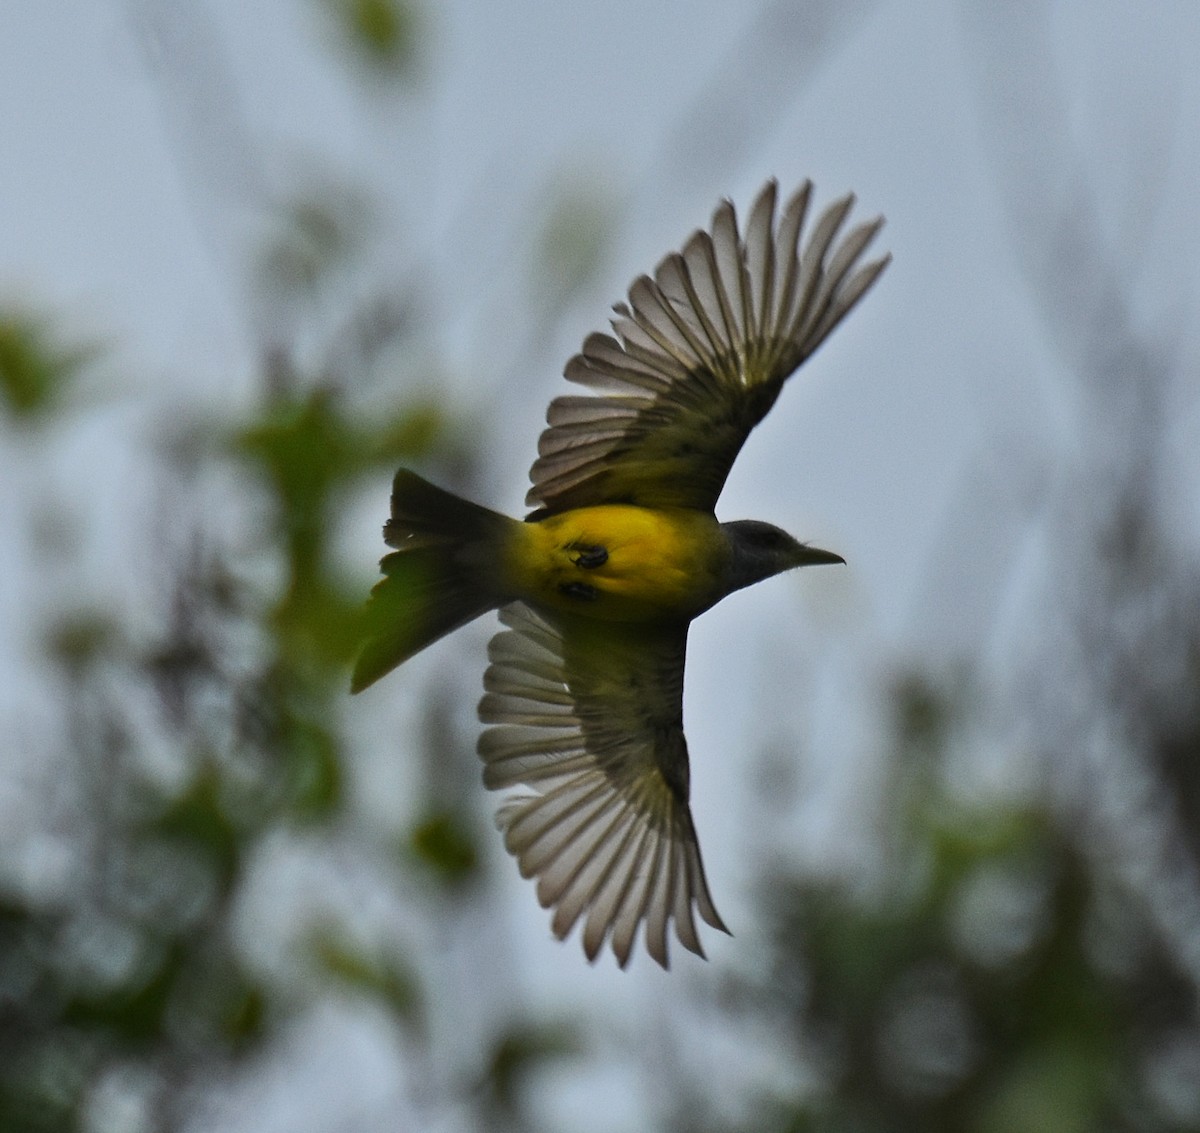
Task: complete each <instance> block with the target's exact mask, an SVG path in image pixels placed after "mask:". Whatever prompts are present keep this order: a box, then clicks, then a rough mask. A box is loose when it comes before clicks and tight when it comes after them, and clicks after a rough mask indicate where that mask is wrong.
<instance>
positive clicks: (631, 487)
mask: <svg viewBox="0 0 1200 1133" xmlns="http://www.w3.org/2000/svg"><path fill="white" fill-rule="evenodd" d="M811 195H812V186H811V184H810V183H808V182H805V184H804V185H802V186H801V187H800V189H799V190H798V191H797V192H796V193H795V194H794V195H793V196H792V197H791V198H790V199H789V200H788V201H787V202H786V204H785V205H784V206H783V209H782V212H781V213H780V215H779V220H778V223H776V218H775V212H776V209H775V206H776V197H777V186H776V183H775V182H774V181H769V182H768V183H767V184H766V186H765V187H764V188H763V190H762V192H761V193H759V195H758V198H757V199H756V200H755V202H754V205H753V207H752V208H751V210H750V219H749V222H748V223H747V225H746V230H745V232H744V233H740V232H739V231H738V224H737V218H736V216H735V214H734V209H733V205H732V204H730V203H729V201H724V202H722V204H721V205H720V206H719V207H718V208H717V210H716V212H715V213H714V215H713V221H712V230H711V232H696V233H694V234H693V235H692V237H691V239H690V240H688V242H687V243H686V244H685V245H684V248H683V251H682V252H677V253H673V254H671V255H669V256H668V257H667V258H666V259H665V260H663V261H662V263H661V264H659V265H658V268H657V269H656V270H655V272H654V277H653V278H650V277H649V276H642V277H641V278H639V279H637V280H635V281H634V284H633V286H632V287H631V288H630V290H629V301H628V303H620V304H618V305H617V306H616V307H615V308H614V310H615V311H616V315H617V317H616V318H615V319H613V322H612V326H613V330H614V332H615V336H614V335H608V334H593V335H590V336H589V337H588V339H587V341H586V342H584V344H583V352H582V353H581V354H577V355H575V357H574V358H572V359H571V360H570V362H568V363H567V367H566V370H565V371H564V373H565V376H566V377H567V378H568V379H569V380H570V381H573V382H579V383H580V384H582V385H587V386H593V387H599V388H600V389H602V390H604V391H606V393H604V394H603V395H601V396H582V397H579V396H568V397H559V398H556V399H555V400H554V401H552V402H551V403H550V408H549V410H548V412H547V414H546V419H547V421H548V422H549V428H547V429H546V430H545V431H544V432H543V433H542V436H541V439H540V441H539V442H538V454H539V455H538V459H537V461H536V462H535V463H534V465H533V468H532V469H531V471H530V479H531V480H532V481H533V486H532V487H531V488H530V490H529V494H528V496H527V497H526V503H528V504H529V505H531V506H535V505H536V507H537V509H538V510H537V511H536V512H535V513H534V514H535V515H544V514H549V513H553V512H558V511H564V510H566V509H568V508H574V507H583V506H588V505H592V504H605V503H633V504H640V505H643V506H648V507H664V506H677V507H694V508H703V509H705V510H711V509H712V508H713V506H714V505H715V504H716V501H717V497H718V496H719V495H720V492H721V488H722V486H723V485H724V483H725V477H726V476H727V475H728V474H729V469H730V467H731V465H732V464H733V461H734V458H735V457H736V456H737V454H738V450H739V449H740V448H741V447H742V444H743V442H744V441H745V439H746V437H747V435H748V434H749V432H750V430H751V429H753V428H754V426H755V425H756V424H758V422H759V421H761V420H762V419H763V417H764V416H766V413H767V411H768V410H769V409H770V408H771V406H772V405H773V404H774V403H775V399H776V397H778V396H779V390H780V388H781V387H782V385H783V382H784V380H785V379H786V378H787V377H788V375H790V374H791V373H792V372H793V371H794V370H795V369H796V367H797V366H799V365H800V363H801V362H803V361H804V359H805V358H807V357H808V356H809V355H810V354H811V353H812V352H813V351H814V350H816V348H817V347H818V346H820V344H821V343H822V342H823V341H824V339H825V337H826V336H827V335H828V334H829V333H830V331H832V330H833V328H834V327H835V326H837V324H838V322H839V321H840V320H841V319H842V317H843V316H844V315H845V314H846V313H847V312H848V311H849V310H850V309H851V308H852V307H853V306H854V304H855V303H857V302H858V300H859V299H860V298H861V297H862V295H863V293H864V292H865V291H866V290H867V288H869V287H870V286H871V284H872V283H873V282H874V281H875V279H876V278H877V277H878V276H879V274H880V272H882V271H883V269H884V267H886V266H887V263H888V260H889V259H890V257H888V256H883V257H882V258H880V259H877V260H872V261H869V262H867V263H863V264H860V263H859V260H860V258H861V256H862V255H863V253H864V251H865V250H866V248H867V245H868V244H869V243H870V242H871V239H872V237H873V236H874V235H875V233H876V232H877V231H878V230H879V228H880V227H881V226H882V224H883V219H882V218H876V219H875V220H872V221H868V222H867V223H865V224H860V225H858V226H857V227H855V228H853V229H851V230H850V231H849V232H847V233H846V234H845V235H844V236H843V237H842V238H841V239H840V240H839V239H838V235H839V231H840V230H841V227H842V224H843V222H844V221H845V220H846V217H847V216H848V214H849V212H850V209H851V207H852V206H853V204H854V197H853V196H852V195H847V196H845V197H842V198H841V199H840V200H837V201H835V202H834V203H833V204H831V205H830V206H829V207H828V208H827V209H826V210H825V211H824V213H822V214H821V216H820V218H819V219H818V220H817V221H816V223H815V224H814V226H813V228H812V234H811V235H810V236H809V237H808V240H807V242H805V241H804V239H803V235H804V234H803V228H804V220H805V215H806V213H807V212H808V205H809V199H810V197H811Z"/></svg>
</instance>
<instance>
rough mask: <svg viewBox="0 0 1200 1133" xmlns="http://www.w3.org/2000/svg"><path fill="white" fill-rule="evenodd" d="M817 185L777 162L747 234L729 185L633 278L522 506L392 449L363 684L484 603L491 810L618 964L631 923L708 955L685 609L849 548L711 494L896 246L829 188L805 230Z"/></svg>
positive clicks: (559, 911)
mask: <svg viewBox="0 0 1200 1133" xmlns="http://www.w3.org/2000/svg"><path fill="white" fill-rule="evenodd" d="M811 195H812V186H811V185H810V184H809V183H807V182H806V183H805V184H804V185H802V186H801V187H800V189H799V190H798V191H797V192H796V193H795V194H794V195H793V196H792V197H790V198H789V199H788V200H787V202H786V203H785V204H784V205H783V208H782V210H781V211H780V212H779V214H778V220H777V219H776V199H777V186H776V184H775V182H774V181H770V182H768V183H767V185H766V186H765V187H764V188H763V190H762V191H761V192H760V193H759V195H758V197H757V199H756V200H755V202H754V205H753V207H752V208H751V210H750V217H749V221H748V223H747V224H746V226H745V230H744V232H739V229H738V223H737V218H736V216H735V213H734V209H733V206H732V204H730V203H729V201H725V202H723V203H722V204H721V205H720V206H719V207H718V208H717V210H716V212H715V213H714V215H713V220H712V225H711V229H710V230H709V231H708V232H696V233H694V234H693V235H692V237H691V238H690V239H689V240H688V241H687V243H685V244H684V246H683V250H682V251H681V252H677V253H673V254H671V255H669V256H667V258H666V259H664V260H663V261H662V263H660V264H659V265H658V268H657V269H656V270H655V272H654V275H653V276H652V277H651V276H641V277H640V278H639V279H637V280H635V281H634V283H633V286H632V287H631V288H630V290H629V297H628V302H626V303H619V304H617V306H616V307H615V308H614V310H615V312H616V316H615V318H614V319H613V320H612V329H613V334H593V335H591V336H590V337H589V338H588V339H587V340H586V341H585V342H584V344H583V351H582V353H580V354H577V355H576V356H575V357H574V358H572V359H571V360H570V361H569V362H568V363H567V366H566V370H565V371H564V373H565V376H566V377H567V379H568V380H570V381H573V382H578V383H580V384H582V385H585V386H589V387H593V388H594V389H596V390H597V391H598V393H596V394H592V395H589V396H564V397H557V398H555V399H554V400H553V401H552V402H551V403H550V408H549V410H548V412H547V415H546V420H547V422H548V428H546V429H545V431H544V432H543V433H542V435H541V439H540V440H539V442H538V458H537V460H536V461H535V462H534V464H533V468H532V470H531V472H530V478H531V480H532V482H533V486H532V487H531V488H530V490H529V494H528V496H527V498H526V503H527V504H528V505H532V506H533V507H534V508H535V510H534V511H532V512H531V513H530V514H529V515H527V516H526V517H525V520H524V522H522V521H520V520H515V519H509V518H508V517H507V516H504V515H500V514H498V513H496V512H493V511H489V510H488V509H486V508H483V507H480V506H479V505H477V504H473V503H469V502H468V501H467V500H464V499H461V498H460V497H458V496H455V495H452V494H450V493H449V492H445V491H443V490H442V489H440V488H436V487H434V486H433V485H432V484H429V483H427V482H426V481H424V480H422V479H421V478H420V477H419V476H416V475H414V474H413V473H412V472H408V471H406V470H404V469H401V470H400V471H399V472H398V473H397V474H396V479H395V483H394V485H393V488H392V501H391V518H390V519H389V520H388V521H387V523H386V524H385V525H384V529H383V532H384V539H385V541H386V542H387V544H388V546H390V547H394V548H395V550H394V551H393V552H392V553H391V554H389V555H387V556H386V557H385V558H384V559H383V560H382V563H381V567H382V569H383V573H384V575H385V577H384V578H383V580H382V581H380V582H379V584H378V585H377V586H376V587H375V589H374V591H373V592H372V598H371V602H370V603H369V604H368V607H367V619H368V626H369V629H368V631H367V635H366V645H365V647H364V648H363V651H362V653H361V656H360V657H359V659H358V662H357V665H356V667H355V669H354V676H353V681H352V686H351V687H352V689H353V691H355V692H358V691H359V690H361V689H364V688H366V687H367V686H368V685H369V684H371V683H372V682H374V681H376V680H378V679H379V678H380V677H381V676H383V675H384V674H385V673H387V672H388V671H390V670H391V669H393V668H395V667H396V666H397V665H399V664H400V663H401V662H402V661H404V660H406V659H407V658H409V657H411V656H412V655H413V654H414V653H416V652H418V651H419V650H421V649H424V648H425V646H427V645H429V644H430V643H431V642H433V641H436V640H437V639H438V638H440V637H442V636H443V635H444V634H447V633H449V632H450V631H451V630H454V629H457V628H458V627H459V626H461V625H465V624H466V623H467V622H469V621H471V620H472V619H474V618H477V617H478V616H479V615H480V614H483V613H485V612H486V611H488V610H493V609H496V608H499V609H500V620H501V621H502V622H503V623H504V624H505V625H506V626H507V627H508V628H507V629H504V630H502V631H501V632H499V633H498V634H497V635H496V636H495V637H494V638H493V639H492V642H491V645H490V646H489V648H488V657H489V659H490V662H491V663H490V665H489V667H488V669H487V672H486V674H485V675H484V688H485V690H486V691H485V695H484V697H483V699H482V700H481V701H480V704H479V717H480V719H481V720H482V721H483V722H484V723H485V724H488V725H491V726H490V727H488V728H487V729H486V730H485V731H484V732H483V735H482V736H481V738H480V741H479V754H480V756H481V757H482V759H483V763H484V770H483V780H484V783H485V785H486V786H488V787H489V788H493V789H503V788H517V789H518V793H517V794H515V795H514V796H512V797H510V798H508V799H507V800H506V801H505V802H504V803H503V804H502V805H501V807H500V810H499V812H498V815H497V823H498V825H499V826H500V828H501V829H502V831H503V833H504V843H505V846H506V847H507V848H508V850H509V851H510V852H511V853H512V854H514V855H515V856H516V858H517V861H518V863H519V866H520V870H521V873H522V875H524V876H525V877H533V878H536V879H537V895H538V900H539V901H540V902H541V904H542V905H543V907H545V908H552V909H553V910H554V913H553V919H552V927H553V930H554V932H555V934H556V935H557V936H559V937H560V938H561V937H564V936H565V935H566V934H567V933H568V932H569V931H570V930H571V928H572V927H573V926H574V925H575V923H576V922H577V921H579V920H580V919H581V918H583V947H584V951H585V952H586V954H587V956H588V958H589V959H594V958H595V957H596V955H597V954H598V952H599V950H600V948H601V947H602V946H603V944H604V941H605V939H606V938H607V939H608V940H609V941H610V945H611V947H612V950H613V952H614V953H615V954H616V957H617V960H618V962H619V963H620V965H621V966H622V967H624V966H625V964H626V963H627V962H628V960H629V955H630V950H631V948H632V946H633V940H634V936H635V934H636V933H637V930H638V926H639V925H642V924H644V925H645V929H644V935H645V943H646V949H647V951H648V952H649V953H650V955H651V956H652V957H653V958H654V959H655V960H656V961H658V963H659V964H661V965H662V966H663V967H664V968H665V967H666V966H667V962H668V957H667V927H668V924H669V923H670V922H674V926H675V935H676V936H677V937H678V939H679V941H680V943H682V944H683V946H684V947H685V948H688V949H690V950H691V951H692V952H695V953H697V954H699V955H700V956H703V955H704V951H703V949H702V947H701V944H700V938H699V936H698V935H697V932H696V925H695V921H694V919H693V908H694V909H695V910H696V911H698V912H699V914H700V916H701V917H702V918H703V919H704V920H705V921H707V922H708V924H710V925H711V926H712V927H714V928H717V929H720V930H721V931H723V932H728V929H726V928H725V925H724V924H723V923H722V921H721V918H720V916H719V915H718V913H717V910H716V908H715V906H714V905H713V901H712V898H711V897H710V896H709V892H708V885H707V883H706V881H705V878H704V868H703V866H702V865H701V860H700V848H699V845H698V843H697V840H696V831H695V827H694V826H693V824H692V817H691V812H690V810H689V807H688V754H687V745H686V743H685V741H684V735H683V665H684V652H685V646H686V643H687V632H688V626H689V624H690V623H691V621H692V619H693V618H695V617H696V616H697V615H699V614H702V613H703V612H704V611H705V610H707V609H708V608H709V607H711V606H712V605H714V604H715V603H716V602H719V601H720V600H721V599H722V598H724V597H725V596H726V595H727V594H730V593H732V592H733V591H735V590H739V589H741V588H742V587H744V586H749V585H750V584H751V583H753V582H758V581H759V580H760V579H764V578H769V577H770V576H771V575H774V574H778V573H780V572H781V571H785V570H790V569H791V568H793V567H799V566H811V565H814V564H818V563H840V562H843V561H844V560H843V559H842V558H841V557H840V556H839V555H835V554H833V553H832V552H830V551H822V550H818V549H817V548H815V547H810V546H808V545H806V544H804V543H799V542H797V541H796V540H795V539H793V538H792V537H791V536H790V535H788V534H786V533H785V532H783V531H781V530H780V529H779V528H778V527H773V526H772V525H771V524H768V523H760V522H757V521H754V520H741V521H738V522H735V523H720V522H718V521H717V519H716V517H715V515H714V514H713V512H714V507H715V505H716V502H717V497H718V495H719V494H720V492H721V488H722V486H723V485H724V483H725V478H726V476H727V475H728V473H729V469H730V467H731V465H732V464H733V460H734V458H735V457H736V456H737V453H738V450H739V449H740V448H741V447H742V444H743V442H744V441H745V440H746V437H747V435H748V434H749V433H750V430H751V429H753V428H754V426H755V425H757V424H758V422H759V421H761V420H762V419H763V417H764V416H765V415H766V413H767V411H768V410H769V409H770V408H771V406H772V405H773V404H774V403H775V399H776V398H777V397H778V396H779V391H780V389H782V387H783V383H784V380H785V379H786V378H787V377H788V376H789V375H790V374H792V373H793V372H794V371H795V370H796V368H797V367H798V366H799V365H800V363H801V362H803V361H804V360H805V359H806V358H807V357H808V356H809V355H810V354H811V353H812V352H813V351H814V350H816V348H817V347H818V346H819V345H820V344H821V343H822V342H823V341H824V339H825V337H826V336H827V335H828V334H829V333H830V331H832V330H833V328H834V327H835V326H836V325H837V324H838V322H839V321H840V320H841V319H842V317H843V316H844V315H845V314H846V313H847V312H848V311H849V310H850V309H851V308H852V307H853V306H854V305H855V303H857V302H858V300H859V299H860V298H861V297H862V296H863V294H864V293H865V292H866V290H867V289H868V288H869V287H870V286H871V284H872V283H874V282H875V280H876V279H877V278H878V276H879V274H880V273H881V272H882V271H883V269H884V268H885V267H886V266H887V264H888V261H889V259H890V257H889V256H886V255H885V256H883V257H881V258H879V259H876V260H872V261H869V262H865V263H864V262H861V260H862V256H863V254H864V252H865V250H866V248H867V246H868V245H869V244H870V242H871V240H872V238H873V237H874V236H875V234H876V232H878V230H879V228H880V227H881V226H882V224H883V220H882V218H876V219H875V220H871V221H868V222H866V223H864V224H860V225H858V226H857V227H854V228H852V229H851V230H850V231H848V232H846V233H845V234H844V235H841V237H840V239H839V234H840V233H841V230H842V226H843V223H844V222H845V221H846V218H847V216H848V214H849V213H850V210H851V208H852V206H853V204H854V197H853V195H850V194H848V195H847V196H845V197H842V198H841V199H840V200H838V201H835V202H834V203H833V204H831V205H830V206H829V207H828V208H826V209H825V211H824V212H823V213H822V214H821V215H820V217H819V218H818V219H817V220H816V222H815V224H814V225H813V226H812V232H811V235H810V236H808V238H807V239H805V238H804V235H803V230H804V222H805V217H806V215H807V213H808V208H809V200H810V197H811Z"/></svg>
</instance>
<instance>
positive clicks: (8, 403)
mask: <svg viewBox="0 0 1200 1133" xmlns="http://www.w3.org/2000/svg"><path fill="white" fill-rule="evenodd" d="M95 356H96V349H95V348H94V347H82V346H67V345H64V344H63V342H62V341H61V339H60V336H59V334H58V333H57V329H56V328H55V326H54V323H53V322H52V321H51V320H50V319H47V318H44V317H38V316H34V315H30V314H27V313H24V312H21V311H16V310H12V309H10V310H4V309H2V308H0V401H2V402H3V405H4V408H5V409H6V410H7V411H8V414H9V416H10V417H11V418H12V420H14V421H15V422H18V423H20V424H25V425H31V424H37V423H40V422H43V421H45V420H47V419H48V418H50V417H51V416H52V415H53V414H54V413H55V411H56V410H58V409H59V408H61V407H62V406H63V404H64V403H65V399H66V397H67V395H68V393H69V392H70V389H71V386H72V384H73V383H74V380H75V378H76V377H77V376H78V374H79V372H80V370H82V369H83V367H84V366H85V365H87V364H88V363H89V362H91V361H92V360H93V359H94V358H95Z"/></svg>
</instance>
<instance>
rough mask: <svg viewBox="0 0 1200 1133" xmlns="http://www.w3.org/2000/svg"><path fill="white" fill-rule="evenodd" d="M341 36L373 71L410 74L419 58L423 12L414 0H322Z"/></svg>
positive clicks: (400, 74) (383, 73) (385, 73)
mask: <svg viewBox="0 0 1200 1133" xmlns="http://www.w3.org/2000/svg"><path fill="white" fill-rule="evenodd" d="M322 3H323V5H324V6H325V8H326V9H327V10H328V12H329V14H330V17H331V18H332V20H333V23H334V26H335V27H336V28H337V30H338V32H339V34H340V36H341V38H342V40H343V41H344V42H345V43H346V44H347V45H348V46H349V47H350V49H351V50H352V52H353V53H354V56H355V57H356V58H357V59H360V60H361V61H362V62H363V63H365V64H366V65H367V66H369V67H370V68H371V69H372V71H374V72H377V73H379V74H381V75H384V76H387V77H390V78H403V77H407V76H409V75H410V74H411V73H412V71H413V69H414V67H415V66H416V64H417V63H418V62H419V46H420V32H421V25H422V19H421V12H420V11H419V9H418V8H417V6H416V5H415V4H414V3H413V2H412V0H322Z"/></svg>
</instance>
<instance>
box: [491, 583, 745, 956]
mask: <svg viewBox="0 0 1200 1133" xmlns="http://www.w3.org/2000/svg"><path fill="white" fill-rule="evenodd" d="M500 617H501V619H502V621H503V622H504V623H505V625H506V626H508V627H509V628H508V629H506V630H503V631H501V632H500V633H498V634H497V635H496V636H495V637H494V638H493V639H492V642H491V646H490V647H489V650H488V653H489V657H490V659H491V665H490V667H489V668H488V670H487V674H486V676H485V678H484V687H485V689H486V690H487V691H486V693H485V695H484V697H483V700H482V701H481V702H480V705H479V716H480V719H481V720H483V721H484V723H486V724H490V725H492V727H489V728H488V729H487V730H486V731H485V732H484V733H483V735H482V737H481V738H480V741H479V753H480V755H481V757H482V758H483V761H484V765H485V766H484V783H485V784H486V785H487V786H488V787H491V788H495V789H503V788H514V787H515V788H521V791H520V793H519V794H516V795H514V796H513V797H510V798H509V799H508V800H507V801H506V802H505V803H504V804H503V805H502V806H501V808H500V811H499V813H498V815H497V822H498V824H499V825H500V827H501V829H502V830H503V831H504V841H505V845H506V846H507V848H508V850H509V851H510V852H511V853H512V854H513V855H514V856H515V857H516V858H517V861H518V863H519V865H520V869H521V873H522V874H523V875H524V876H526V877H536V878H537V893H538V899H539V901H540V902H541V903H542V905H543V907H545V908H553V910H554V916H553V921H552V926H553V929H554V932H555V933H556V935H558V936H559V937H560V938H561V937H564V936H566V934H567V933H568V932H570V931H571V929H572V927H573V926H574V925H575V924H576V922H578V921H579V920H580V919H581V918H583V946H584V950H585V952H586V953H587V956H588V958H589V959H594V958H595V957H596V955H597V954H598V953H599V951H600V948H601V947H602V946H603V944H604V941H605V939H606V938H608V939H609V940H610V942H611V947H612V950H613V952H614V953H615V954H616V957H617V960H618V962H619V963H620V964H621V966H622V967H623V966H624V965H625V964H626V963H627V962H628V960H629V956H630V952H631V949H632V947H633V941H634V937H635V935H636V933H637V930H638V926H639V925H641V924H643V923H644V924H645V942H646V949H647V951H648V952H649V953H650V955H651V956H652V957H653V958H654V959H655V960H656V961H658V963H660V964H661V965H662V966H663V967H664V968H665V967H666V966H667V963H668V955H667V929H668V925H669V924H670V923H671V922H674V926H675V934H676V936H677V937H678V939H679V941H680V943H681V944H683V946H684V947H685V948H688V949H690V950H691V951H692V952H695V953H697V954H698V955H701V956H703V955H704V951H703V949H702V947H701V944H700V939H699V936H698V935H697V932H696V924H695V920H694V918H693V909H695V910H696V911H698V912H699V914H700V916H701V917H702V918H703V919H704V920H705V921H707V922H708V924H710V925H712V926H713V927H714V928H718V929H721V930H722V931H728V930H727V929H725V926H724V924H722V922H721V918H720V916H718V914H717V911H716V909H715V907H714V906H713V902H712V898H711V897H710V896H709V892H708V885H707V883H706V881H705V878H704V868H703V866H702V864H701V860H700V848H699V845H698V844H697V841H696V831H695V828H694V826H693V825H692V817H691V812H690V810H689V808H688V760H687V746H686V744H685V742H684V737H683V723H682V700H683V662H684V650H685V646H686V639H687V630H686V627H673V628H671V629H670V630H650V631H648V630H647V629H645V627H633V626H626V625H620V624H616V623H601V622H596V621H591V620H587V619H578V618H570V619H567V618H560V617H557V616H556V617H555V619H554V621H553V622H551V621H550V620H548V619H547V618H544V617H542V616H540V615H539V614H537V613H535V612H534V611H533V610H531V609H530V608H529V607H528V606H526V605H524V604H523V603H514V604H513V605H510V606H507V607H505V608H504V609H503V610H502V611H501V613H500Z"/></svg>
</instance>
